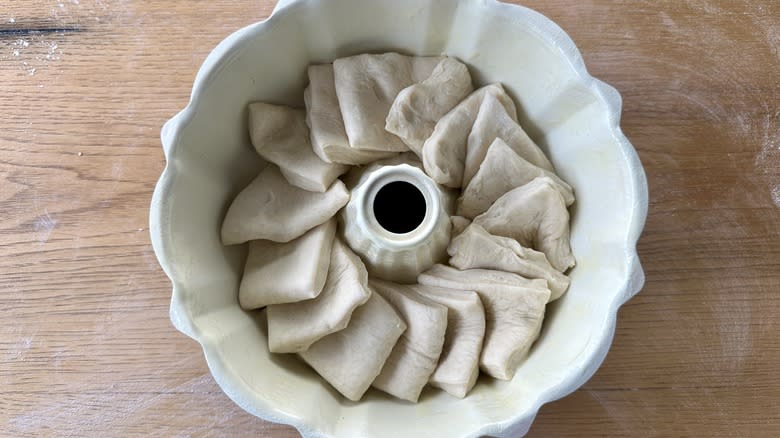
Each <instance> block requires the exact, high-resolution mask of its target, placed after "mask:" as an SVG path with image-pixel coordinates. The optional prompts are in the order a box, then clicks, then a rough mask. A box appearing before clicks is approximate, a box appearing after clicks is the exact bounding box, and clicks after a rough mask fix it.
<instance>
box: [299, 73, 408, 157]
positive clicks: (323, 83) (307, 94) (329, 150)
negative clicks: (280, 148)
mask: <svg viewBox="0 0 780 438" xmlns="http://www.w3.org/2000/svg"><path fill="white" fill-rule="evenodd" d="M303 100H304V101H305V102H306V124H307V125H309V129H310V131H311V144H312V149H313V150H314V153H315V154H317V156H319V157H320V158H321V159H322V160H323V161H325V162H328V163H342V164H349V165H359V164H366V163H371V162H373V161H376V160H379V159H382V158H387V157H388V156H391V155H393V154H395V152H382V151H367V150H361V149H355V148H352V147H350V146H349V139H348V138H347V131H346V130H345V129H344V119H342V117H341V107H340V106H339V100H338V98H337V97H336V83H335V82H334V78H333V64H322V65H310V66H309V86H308V87H306V90H305V91H304V92H303Z"/></svg>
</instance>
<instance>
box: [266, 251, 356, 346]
mask: <svg viewBox="0 0 780 438" xmlns="http://www.w3.org/2000/svg"><path fill="white" fill-rule="evenodd" d="M271 281H272V280H271ZM370 297H371V289H369V288H368V272H366V267H365V265H363V262H362V261H361V260H360V257H358V256H357V255H355V253H354V252H352V250H351V249H349V247H348V246H347V245H346V244H344V243H342V242H341V240H339V239H336V240H334V242H333V249H332V250H331V256H330V266H329V268H328V277H327V279H326V280H325V286H324V287H323V288H322V292H321V293H320V294H319V295H318V296H317V298H314V299H311V300H306V301H300V302H297V303H290V304H276V305H273V306H268V310H267V312H268V349H269V350H270V351H271V352H272V353H297V352H300V351H304V350H306V349H307V348H309V346H310V345H311V344H312V343H314V342H316V341H317V340H319V339H321V338H323V337H324V336H327V335H329V334H331V333H333V332H337V331H339V330H343V329H344V328H345V327H347V325H348V324H349V319H350V317H351V316H352V312H353V311H354V310H355V309H356V308H357V307H358V306H360V305H362V304H364V303H365V302H366V301H368V299H369V298H370Z"/></svg>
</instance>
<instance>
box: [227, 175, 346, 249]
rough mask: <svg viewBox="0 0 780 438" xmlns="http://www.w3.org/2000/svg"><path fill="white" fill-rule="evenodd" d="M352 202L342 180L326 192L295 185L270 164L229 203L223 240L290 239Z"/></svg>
mask: <svg viewBox="0 0 780 438" xmlns="http://www.w3.org/2000/svg"><path fill="white" fill-rule="evenodd" d="M347 202H349V192H348V191H347V188H346V187H344V184H343V183H342V182H341V181H336V182H334V183H333V184H332V185H331V186H330V188H329V189H328V191H326V192H325V193H316V192H310V191H308V190H303V189H301V188H299V187H295V186H293V185H291V184H290V183H288V182H287V180H286V179H285V178H284V177H283V176H282V174H281V172H279V168H277V167H276V166H275V165H273V164H269V165H268V166H267V167H266V168H265V169H263V171H262V172H260V175H258V176H257V178H255V179H254V181H252V182H251V183H250V184H249V185H248V186H247V187H246V188H244V190H242V191H241V193H239V194H238V196H236V199H234V200H233V203H232V204H230V208H228V211H227V214H226V215H225V220H224V221H223V222H222V243H223V244H224V245H234V244H237V243H244V242H247V241H250V240H259V239H267V240H273V241H274V242H289V241H291V240H293V239H295V238H298V237H300V236H301V235H303V233H305V232H307V231H309V230H311V229H312V228H314V227H316V226H317V225H320V224H322V223H324V222H326V221H327V220H328V219H330V218H332V217H333V216H334V215H335V214H336V213H337V212H338V211H339V210H340V209H341V207H343V206H345V205H347Z"/></svg>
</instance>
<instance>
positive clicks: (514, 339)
mask: <svg viewBox="0 0 780 438" xmlns="http://www.w3.org/2000/svg"><path fill="white" fill-rule="evenodd" d="M417 281H418V282H419V283H420V284H425V285H429V286H439V287H447V288H451V289H458V288H460V289H463V288H466V287H467V288H469V289H474V290H476V291H477V293H478V294H479V298H480V299H481V300H482V305H483V306H484V307H485V341H484V345H483V346H482V354H481V356H480V359H479V366H480V368H481V369H482V370H483V371H484V372H485V373H487V374H488V375H490V376H492V377H495V378H496V379H501V380H510V379H511V378H512V377H513V376H514V374H515V371H516V370H517V366H518V365H519V364H520V361H522V360H523V359H524V358H525V357H526V355H527V354H528V351H529V350H530V348H531V345H532V344H533V343H534V341H535V340H536V338H537V337H539V332H540V330H541V328H542V320H543V319H544V310H545V304H547V301H548V299H549V297H550V290H549V289H547V284H546V282H545V281H544V280H526V279H524V278H522V277H520V276H518V275H514V274H508V273H506V272H499V271H489V270H484V269H470V270H467V271H459V270H457V269H455V268H451V267H449V266H445V265H434V266H433V267H432V268H431V269H430V270H428V271H426V272H424V273H422V274H420V277H419V278H418V279H417Z"/></svg>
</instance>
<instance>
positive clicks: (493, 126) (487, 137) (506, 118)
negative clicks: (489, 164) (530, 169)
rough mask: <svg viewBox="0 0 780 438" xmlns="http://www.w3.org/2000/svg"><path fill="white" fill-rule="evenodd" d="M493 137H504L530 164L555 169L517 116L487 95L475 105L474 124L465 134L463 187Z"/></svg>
mask: <svg viewBox="0 0 780 438" xmlns="http://www.w3.org/2000/svg"><path fill="white" fill-rule="evenodd" d="M496 138H500V139H502V140H504V141H505V142H506V144H507V145H509V147H511V148H512V150H514V151H515V152H516V153H517V155H519V156H521V157H522V158H524V159H525V160H526V161H528V162H530V163H531V164H533V165H535V166H539V167H541V168H542V169H545V170H549V171H550V172H555V169H554V168H553V165H552V163H550V160H548V159H547V156H546V155H544V152H542V150H541V149H539V146H537V145H536V143H534V141H533V140H531V138H530V137H528V134H526V133H525V131H524V130H523V128H522V127H520V125H519V124H518V123H517V118H516V117H514V116H513V114H510V113H509V112H507V110H506V105H505V104H504V102H502V101H500V100H498V99H496V98H495V97H494V96H492V95H487V96H485V99H483V101H482V105H481V106H480V107H479V113H478V115H477V118H476V120H475V121H474V127H473V128H472V130H471V133H470V134H469V138H468V142H467V147H466V161H465V166H464V169H463V187H466V186H467V185H468V184H469V182H470V181H471V178H473V177H474V174H476V173H477V170H478V169H479V165H480V164H481V163H482V160H484V158H485V154H487V150H488V147H490V145H491V144H492V143H493V141H494V140H495V139H496Z"/></svg>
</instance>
